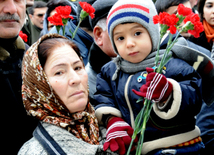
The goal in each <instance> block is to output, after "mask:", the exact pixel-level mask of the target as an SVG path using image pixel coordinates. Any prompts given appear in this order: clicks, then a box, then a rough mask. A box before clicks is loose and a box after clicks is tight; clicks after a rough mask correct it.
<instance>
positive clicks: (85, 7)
mask: <svg viewBox="0 0 214 155" xmlns="http://www.w3.org/2000/svg"><path fill="white" fill-rule="evenodd" d="M79 4H80V6H81V7H82V10H81V13H80V19H79V23H78V25H77V27H76V29H75V31H74V32H71V31H70V32H71V34H72V39H73V38H74V37H75V35H76V33H77V29H78V28H79V26H80V23H81V22H82V20H83V19H85V18H86V17H87V16H88V15H89V16H90V17H91V18H92V19H93V18H94V12H95V9H94V8H93V7H92V6H91V5H90V4H88V3H87V2H79ZM71 11H72V10H71V6H58V7H56V13H55V14H54V15H53V16H51V17H48V21H49V22H51V23H52V24H53V25H55V26H56V29H57V32H58V33H59V31H60V28H61V27H63V36H64V35H65V26H66V24H67V22H68V19H74V18H73V17H72V16H70V14H71Z"/></svg>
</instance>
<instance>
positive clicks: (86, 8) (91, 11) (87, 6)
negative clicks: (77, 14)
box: [79, 1, 95, 19]
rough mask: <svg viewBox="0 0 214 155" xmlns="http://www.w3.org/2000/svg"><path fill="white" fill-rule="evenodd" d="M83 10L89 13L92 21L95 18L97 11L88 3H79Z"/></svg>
mask: <svg viewBox="0 0 214 155" xmlns="http://www.w3.org/2000/svg"><path fill="white" fill-rule="evenodd" d="M79 4H80V6H81V8H82V9H83V11H85V12H86V13H88V15H89V16H90V17H91V19H93V18H94V16H95V15H94V12H95V9H94V8H93V7H92V6H91V5H90V4H89V3H87V2H81V1H80V2H79Z"/></svg>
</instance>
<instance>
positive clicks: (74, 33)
mask: <svg viewBox="0 0 214 155" xmlns="http://www.w3.org/2000/svg"><path fill="white" fill-rule="evenodd" d="M81 22H82V19H81V18H80V21H79V23H78V25H77V27H76V28H75V30H74V32H73V34H72V38H71V39H72V40H73V39H74V37H75V35H76V33H77V30H78V28H79V27H80V24H81Z"/></svg>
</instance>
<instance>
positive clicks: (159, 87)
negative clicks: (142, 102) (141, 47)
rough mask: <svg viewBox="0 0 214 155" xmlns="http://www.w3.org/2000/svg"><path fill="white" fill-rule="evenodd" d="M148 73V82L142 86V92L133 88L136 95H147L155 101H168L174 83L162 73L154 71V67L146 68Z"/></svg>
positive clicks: (146, 96)
mask: <svg viewBox="0 0 214 155" xmlns="http://www.w3.org/2000/svg"><path fill="white" fill-rule="evenodd" d="M146 71H147V72H148V75H147V77H146V83H145V84H144V85H142V87H141V88H140V92H138V91H136V90H134V89H133V90H132V91H133V92H134V93H135V94H136V95H138V96H142V97H145V98H147V99H149V100H153V101H155V102H163V101H166V100H167V99H168V97H169V95H170V94H171V92H172V88H173V86H172V84H171V83H170V82H169V81H168V80H167V79H166V77H165V76H164V75H162V74H159V73H156V72H153V71H154V70H153V69H152V68H146Z"/></svg>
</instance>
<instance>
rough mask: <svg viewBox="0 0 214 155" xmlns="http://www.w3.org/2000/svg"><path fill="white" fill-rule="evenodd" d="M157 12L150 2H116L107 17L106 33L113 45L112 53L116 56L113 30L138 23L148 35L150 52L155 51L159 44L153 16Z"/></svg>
mask: <svg viewBox="0 0 214 155" xmlns="http://www.w3.org/2000/svg"><path fill="white" fill-rule="evenodd" d="M155 15H157V11H156V8H155V5H154V3H153V2H152V0H118V1H117V2H116V3H115V4H114V5H113V7H112V8H111V10H110V11H109V14H108V17H107V27H108V33H109V37H110V40H111V43H112V45H113V48H114V51H115V52H116V53H117V54H118V51H117V48H116V46H115V44H114V39H113V30H114V28H115V27H116V26H117V25H119V24H122V23H131V22H133V23H139V24H141V25H142V26H143V27H144V28H146V29H147V31H148V32H149V34H150V37H151V40H152V51H155V50H156V49H157V46H158V42H159V38H160V35H159V26H158V24H154V23H153V16H155Z"/></svg>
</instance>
